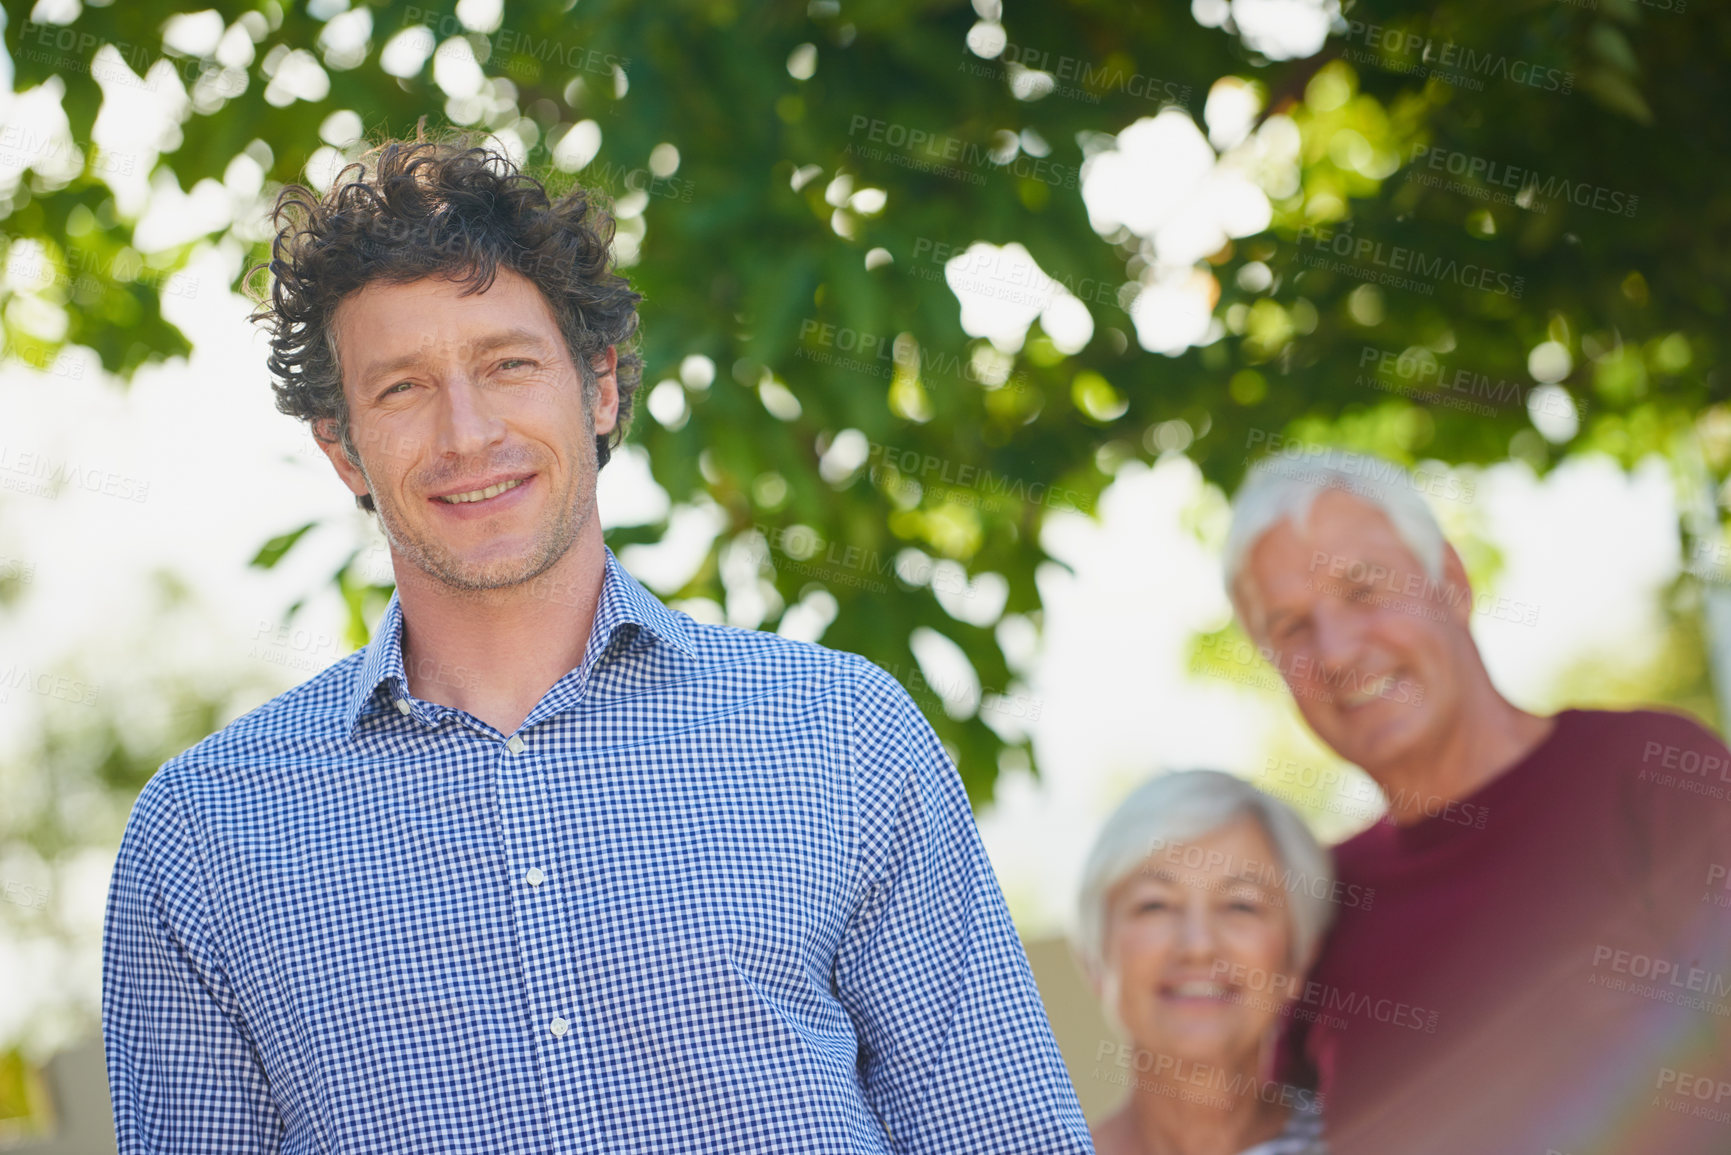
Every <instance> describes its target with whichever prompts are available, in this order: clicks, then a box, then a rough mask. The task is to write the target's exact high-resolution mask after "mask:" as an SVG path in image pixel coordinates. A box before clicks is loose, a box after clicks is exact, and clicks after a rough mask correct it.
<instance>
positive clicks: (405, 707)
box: [397, 698, 409, 714]
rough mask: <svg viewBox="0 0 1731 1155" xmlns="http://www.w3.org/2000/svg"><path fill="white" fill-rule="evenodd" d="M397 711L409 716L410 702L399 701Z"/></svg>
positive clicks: (404, 699) (405, 699)
mask: <svg viewBox="0 0 1731 1155" xmlns="http://www.w3.org/2000/svg"><path fill="white" fill-rule="evenodd" d="M397 711H398V713H402V714H407V713H408V712H409V700H408V699H407V698H398V699H397Z"/></svg>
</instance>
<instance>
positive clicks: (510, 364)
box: [499, 357, 534, 369]
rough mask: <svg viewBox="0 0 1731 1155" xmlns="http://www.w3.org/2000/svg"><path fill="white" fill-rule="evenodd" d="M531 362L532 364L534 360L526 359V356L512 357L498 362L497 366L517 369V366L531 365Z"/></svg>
mask: <svg viewBox="0 0 1731 1155" xmlns="http://www.w3.org/2000/svg"><path fill="white" fill-rule="evenodd" d="M533 364H534V362H533V361H530V360H528V359H527V358H524V357H512V358H510V359H509V360H506V361H501V362H499V368H501V369H519V368H524V367H527V366H529V365H533Z"/></svg>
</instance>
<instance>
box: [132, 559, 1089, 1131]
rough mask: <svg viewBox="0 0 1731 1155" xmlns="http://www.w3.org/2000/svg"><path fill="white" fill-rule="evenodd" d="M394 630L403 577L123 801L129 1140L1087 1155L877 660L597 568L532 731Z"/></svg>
mask: <svg viewBox="0 0 1731 1155" xmlns="http://www.w3.org/2000/svg"><path fill="white" fill-rule="evenodd" d="M401 632H402V614H401V610H400V607H399V606H398V604H397V601H396V599H395V598H393V599H392V600H391V604H390V606H389V608H388V609H387V610H386V612H385V616H384V620H383V622H382V624H381V625H380V627H379V630H378V632H377V635H376V636H375V638H374V640H373V642H372V644H371V645H369V646H368V647H367V648H366V649H365V650H362V651H360V652H358V653H355V654H352V655H350V656H349V657H347V658H345V659H343V660H342V661H339V662H337V663H336V664H335V665H333V666H331V667H330V668H329V669H328V670H326V671H325V672H324V673H322V674H320V675H318V676H317V677H315V678H313V679H311V680H310V681H307V682H305V683H303V684H302V685H300V686H298V687H297V688H295V689H293V690H291V691H289V692H288V693H286V694H284V695H282V696H281V697H279V698H277V699H275V700H273V701H271V702H269V703H267V704H265V705H264V706H261V707H259V708H258V709H256V710H254V711H252V712H251V713H249V714H247V715H246V716H244V717H242V718H240V719H239V720H237V721H235V722H234V723H233V724H231V725H229V726H228V727H226V728H224V729H223V730H221V731H220V732H218V733H216V734H214V735H212V736H211V737H209V738H207V739H206V740H204V741H203V742H201V743H199V744H198V745H197V746H195V747H193V748H192V749H190V750H188V751H186V752H185V753H183V754H181V755H179V756H178V757H176V758H174V759H173V760H171V761H170V762H168V763H167V764H166V765H165V766H163V767H162V769H161V770H160V771H159V772H158V773H157V774H156V775H155V776H154V777H153V778H151V780H150V782H149V783H148V784H147V785H146V786H145V788H144V791H143V793H142V794H141V795H140V796H139V799H138V802H137V804H136V805H135V806H134V808H133V811H132V817H131V819H130V821H129V822H128V824H127V828H126V834H125V837H124V839H123V841H122V843H121V848H120V855H119V861H118V863H117V865H116V867H115V872H114V878H113V881H112V884H111V887H110V890H109V897H108V913H107V922H106V926H105V930H104V955H103V991H102V1015H103V1029H104V1036H105V1041H106V1047H107V1058H108V1076H109V1082H110V1087H111V1091H112V1094H113V1099H114V1113H115V1124H116V1127H117V1130H118V1133H119V1140H120V1150H121V1152H122V1153H123V1155H124V1153H130V1152H141V1151H151V1152H194V1151H212V1152H223V1153H224V1155H234V1153H237V1152H251V1151H284V1152H315V1151H317V1152H337V1151H342V1152H369V1153H371V1152H392V1153H395V1152H410V1151H415V1152H419V1151H462V1152H488V1153H504V1152H605V1153H608V1155H613V1153H617V1152H646V1153H655V1155H666V1153H671V1152H699V1151H701V1152H760V1151H764V1152H769V1151H773V1152H796V1151H798V1152H890V1151H894V1152H933V1153H941V1155H986V1153H988V1152H1004V1153H1010V1152H1015V1153H1032V1152H1086V1151H1091V1150H1092V1147H1091V1145H1090V1143H1089V1138H1088V1131H1087V1128H1086V1125H1085V1124H1084V1123H1083V1120H1082V1116H1081V1113H1080V1111H1079V1109H1078V1107H1077V1103H1076V1097H1075V1092H1074V1090H1073V1089H1072V1087H1071V1085H1070V1082H1069V1079H1068V1077H1067V1075H1066V1074H1065V1070H1064V1067H1063V1064H1062V1062H1061V1060H1060V1058H1059V1055H1058V1051H1057V1048H1056V1046H1055V1045H1054V1043H1053V1040H1052V1035H1051V1030H1050V1028H1049V1026H1048V1025H1047V1022H1046V1018H1045V1014H1044V1012H1043V1010H1042V1008H1041V1004H1040V999H1039V995H1038V992H1037V991H1036V989H1035V986H1034V983H1033V979H1032V976H1031V974H1030V972H1029V969H1028V964H1027V959H1026V957H1025V956H1024V954H1023V953H1022V948H1021V945H1020V943H1019V942H1018V940H1017V938H1016V934H1015V930H1014V928H1013V926H1012V924H1011V922H1010V919H1009V915H1008V911H1007V909H1006V908H1005V905H1004V900H1003V897H1002V895H1001V893H1000V892H999V890H998V886H997V882H996V880H995V878H994V877H993V874H992V871H991V867H990V864H989V863H988V861H987V859H986V856H985V853H984V852H983V850H982V848H981V845H980V841H979V837H978V835H977V833H976V831H975V828H974V825H973V818H972V815H971V813H970V812H969V809H968V805H967V800H966V797H965V795H964V794H963V792H962V789H961V785H960V780H959V778H958V776H957V774H956V772H955V768H954V766H953V765H952V764H951V762H950V760H949V758H948V756H947V755H946V754H945V752H944V749H943V747H942V746H941V745H940V744H939V743H938V741H937V739H936V737H935V736H934V735H933V733H932V731H931V729H930V728H929V727H928V726H927V725H926V723H925V720H924V719H923V718H922V717H921V716H920V714H919V713H918V711H917V710H916V709H915V707H914V706H913V704H912V702H911V701H910V700H909V698H908V696H907V695H906V693H904V692H903V690H902V689H901V687H900V686H898V685H897V684H896V682H895V681H894V680H893V679H892V678H890V676H889V675H888V674H886V673H884V672H883V671H882V670H880V669H878V668H877V667H876V666H873V665H871V664H870V663H869V662H866V661H865V660H863V659H861V658H858V657H856V656H853V655H850V654H842V653H837V652H835V651H831V650H826V649H823V648H821V647H819V646H814V645H809V644H805V643H800V642H793V641H789V640H787V639H785V638H781V637H777V636H775V635H772V634H765V633H756V632H752V631H746V630H738V629H730V628H725V627H719V626H708V625H701V624H699V623H697V622H695V621H693V620H692V619H690V618H689V617H686V616H685V615H683V614H679V613H675V612H673V611H670V610H669V609H667V607H665V606H663V605H662V604H661V603H660V602H659V601H657V600H656V599H655V598H654V597H653V596H651V595H650V594H649V593H647V592H646V591H645V590H644V589H643V588H642V587H641V586H640V585H638V584H637V583H636V581H634V580H633V579H632V578H631V577H630V575H629V574H627V573H626V572H625V571H624V570H623V569H622V568H620V566H619V564H618V562H617V561H616V560H615V559H614V557H613V555H612V553H611V551H609V552H608V553H607V571H606V576H605V578H604V581H603V585H602V593H601V598H600V602H599V604H598V605H597V607H596V615H595V622H594V628H593V630H592V631H591V634H590V638H589V642H588V647H587V650H586V652H585V653H584V656H583V663H582V665H580V666H579V667H578V668H577V669H575V670H572V671H571V672H570V673H568V674H566V675H565V676H564V677H563V678H561V679H560V680H559V681H558V682H557V683H556V684H555V685H554V686H553V687H552V688H551V689H550V690H548V691H547V693H546V696H545V697H543V698H542V699H541V701H540V702H539V703H538V704H537V705H536V706H535V708H534V710H533V711H531V712H530V714H529V716H528V717H527V718H526V719H525V720H524V722H523V724H522V726H521V727H520V728H519V729H518V730H517V732H516V733H515V734H503V733H500V732H499V731H498V730H496V729H494V728H493V727H492V726H489V725H488V724H486V723H485V722H482V721H480V720H479V719H477V718H475V717H474V716H472V715H471V714H469V713H467V712H465V711H463V710H458V709H453V708H451V707H448V706H442V705H439V704H437V703H434V702H430V701H425V700H423V699H419V698H415V697H413V696H411V695H410V693H409V688H408V684H407V681H406V680H405V677H404V669H403V657H402V648H401ZM447 673H448V674H450V675H452V676H461V672H460V671H447Z"/></svg>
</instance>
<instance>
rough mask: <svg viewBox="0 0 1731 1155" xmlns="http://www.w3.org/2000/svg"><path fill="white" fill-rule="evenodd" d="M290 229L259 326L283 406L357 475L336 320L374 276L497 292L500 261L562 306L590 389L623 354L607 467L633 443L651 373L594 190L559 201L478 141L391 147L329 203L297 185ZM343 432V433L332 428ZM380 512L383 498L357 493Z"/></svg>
mask: <svg viewBox="0 0 1731 1155" xmlns="http://www.w3.org/2000/svg"><path fill="white" fill-rule="evenodd" d="M271 223H272V224H273V225H275V226H276V228H277V234H276V239H275V241H273V242H272V244H271V260H270V262H269V263H268V264H265V265H257V266H254V268H253V269H251V270H249V271H248V276H249V277H251V276H252V275H254V274H256V273H257V272H258V271H259V270H260V269H265V268H268V269H269V270H270V273H271V285H270V296H269V300H268V301H261V303H260V305H259V308H258V309H257V311H256V312H254V313H253V315H252V318H251V319H252V320H253V321H255V322H257V321H262V322H264V323H265V327H266V329H267V330H268V331H269V333H270V347H271V353H270V357H269V358H268V360H267V364H268V365H269V367H270V371H271V375H272V376H273V377H274V378H275V380H274V381H272V383H271V389H272V390H273V391H274V392H275V394H276V407H277V409H279V410H280V411H281V412H283V413H286V414H288V415H289V416H291V417H299V418H301V419H302V420H304V421H306V422H307V423H308V424H309V425H310V426H311V427H312V431H313V436H314V437H316V438H318V439H319V440H320V441H324V442H326V443H327V444H328V443H330V442H331V441H337V442H339V443H340V444H341V445H342V447H343V452H344V453H345V454H347V455H348V459H349V460H350V461H351V462H353V463H354V464H355V465H356V467H359V465H360V455H359V453H358V452H357V451H356V449H355V444H354V439H353V437H352V435H351V433H350V430H349V409H348V403H347V401H346V399H345V398H344V396H343V378H342V371H341V368H340V366H339V365H338V363H337V351H336V341H335V338H334V337H333V334H332V329H331V318H332V316H333V315H334V314H335V313H336V310H337V306H338V305H340V304H342V302H343V301H345V300H347V299H348V298H349V297H350V296H352V295H353V294H355V293H357V292H359V291H360V290H361V289H362V288H364V287H365V286H366V285H368V284H371V283H372V282H374V281H384V282H387V283H392V284H404V283H407V282H411V281H418V280H421V279H422V278H424V277H432V276H439V277H448V278H450V279H451V280H453V281H456V282H457V283H459V284H461V285H463V286H464V289H463V292H464V293H465V294H469V293H480V292H485V291H486V290H487V289H488V288H489V287H491V285H492V283H493V279H494V277H495V276H496V275H497V272H498V269H499V266H500V265H503V266H505V267H506V268H509V269H512V270H515V271H516V272H518V273H520V274H522V275H523V276H524V277H526V278H528V280H529V281H530V282H531V283H533V284H534V286H535V287H536V288H537V289H539V290H540V292H541V295H542V297H544V298H545V299H546V301H547V304H548V305H549V306H550V307H551V308H552V311H553V316H554V318H555V319H556V320H557V322H558V324H559V330H560V332H561V333H562V334H563V335H564V337H565V345H566V347H567V349H568V350H569V351H570V354H571V359H572V360H573V361H575V362H576V364H577V367H578V371H579V372H580V373H581V374H582V379H583V384H584V389H585V390H586V391H587V390H592V389H594V388H595V387H596V385H597V380H596V375H595V372H594V370H593V369H592V368H591V366H590V359H591V358H595V357H601V356H604V355H605V354H606V352H607V348H608V346H615V347H617V349H618V355H619V360H618V365H617V368H616V369H615V379H616V380H617V382H618V387H619V422H618V424H617V425H616V426H615V427H614V429H613V432H612V433H611V434H610V435H598V436H597V437H596V438H595V452H596V460H597V463H598V464H599V465H605V464H607V459H608V457H609V456H610V452H611V450H612V448H613V446H615V445H617V444H619V442H620V441H622V440H623V439H624V436H625V430H626V428H627V427H628V425H629V423H630V420H631V403H632V399H633V397H634V396H635V395H636V392H637V386H638V384H639V383H640V382H641V380H642V377H643V360H642V358H641V357H640V356H639V355H638V354H637V352H636V350H635V344H636V342H635V341H634V338H635V336H636V333H637V302H638V301H640V300H641V299H642V297H641V295H640V294H638V293H636V292H634V291H633V290H632V289H631V287H630V285H629V284H628V283H627V282H626V280H625V278H624V277H623V276H621V275H620V274H619V273H617V272H614V271H612V269H611V267H610V266H611V264H612V254H611V248H610V246H611V243H612V240H613V218H612V216H611V215H610V214H609V213H608V212H607V210H606V208H605V206H604V205H603V204H602V203H601V202H599V201H598V199H597V198H596V197H595V196H594V194H593V193H591V192H590V191H589V190H585V189H581V188H573V189H572V190H571V191H570V192H568V193H567V194H565V195H564V196H562V197H560V198H559V199H558V200H553V199H551V198H550V197H549V196H548V194H547V190H546V188H545V187H544V186H543V185H542V184H541V182H540V181H538V180H536V179H535V178H534V177H532V176H527V175H525V174H523V173H522V172H520V171H518V169H517V166H516V165H514V164H513V163H512V162H511V161H510V159H509V158H508V157H505V156H503V155H502V154H500V153H499V152H497V151H494V150H492V149H489V148H486V147H484V146H482V145H480V144H478V143H477V142H476V140H475V138H474V137H472V136H470V135H468V134H457V135H454V136H451V137H448V138H445V139H426V138H425V137H424V136H422V137H421V138H418V139H416V140H412V141H408V140H386V141H384V142H381V143H380V144H378V145H376V146H375V147H373V148H372V149H370V150H369V151H368V152H367V153H366V154H365V155H363V156H362V157H361V159H360V160H357V161H355V162H353V163H351V164H349V165H348V166H346V167H345V168H344V169H343V170H342V171H341V172H339V173H338V174H337V177H336V179H335V180H334V181H333V182H332V183H331V187H330V191H329V192H327V193H325V194H324V195H323V196H320V195H318V194H316V193H314V192H313V191H312V190H310V189H308V188H306V187H304V186H301V185H289V186H287V187H286V188H284V189H283V190H282V192H281V193H280V194H279V195H278V196H277V199H276V207H275V209H274V211H273V212H272V213H271ZM326 421H330V422H331V423H332V424H333V425H334V426H335V430H334V433H335V436H334V437H328V436H326V434H325V432H323V431H322V430H321V426H322V425H323V423H324V422H326ZM356 502H357V504H359V505H360V507H361V508H362V509H366V510H372V509H373V508H374V506H373V499H372V495H371V494H363V495H361V496H360V497H358V498H356Z"/></svg>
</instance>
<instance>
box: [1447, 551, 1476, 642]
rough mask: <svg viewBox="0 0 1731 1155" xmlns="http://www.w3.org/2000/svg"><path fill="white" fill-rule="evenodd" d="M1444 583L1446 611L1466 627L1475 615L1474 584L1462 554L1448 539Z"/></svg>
mask: <svg viewBox="0 0 1731 1155" xmlns="http://www.w3.org/2000/svg"><path fill="white" fill-rule="evenodd" d="M1442 584H1443V588H1444V589H1445V590H1446V591H1447V592H1446V594H1445V595H1444V597H1445V598H1446V604H1445V606H1444V607H1443V608H1444V610H1445V612H1447V614H1448V616H1449V617H1450V619H1452V620H1453V621H1454V623H1455V624H1456V625H1458V626H1460V627H1462V628H1463V629H1464V628H1466V627H1467V625H1468V624H1469V623H1470V622H1471V621H1472V616H1473V585H1472V582H1471V581H1469V580H1467V567H1466V565H1465V563H1463V562H1462V561H1461V555H1460V554H1458V553H1456V552H1455V547H1454V546H1452V545H1450V544H1449V543H1448V542H1446V541H1445V542H1443V580H1442ZM1457 590H1458V591H1459V593H1458V595H1457V593H1456V591H1457Z"/></svg>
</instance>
